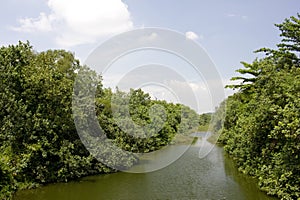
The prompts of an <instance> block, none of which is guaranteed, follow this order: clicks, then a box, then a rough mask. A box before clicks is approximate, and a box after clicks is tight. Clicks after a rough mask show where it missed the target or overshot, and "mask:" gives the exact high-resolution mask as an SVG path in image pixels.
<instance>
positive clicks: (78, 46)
mask: <svg viewBox="0 0 300 200" xmlns="http://www.w3.org/2000/svg"><path fill="white" fill-rule="evenodd" d="M299 8H300V1H298V0H288V1H286V0H260V1H259V0H252V1H241V0H226V1H225V0H210V1H208V0H206V1H203V0H186V1H179V0H160V1H159V0H123V1H120V0H102V1H101V0H84V1H83V0H39V1H36V0H26V1H25V0H10V1H8V0H7V1H4V0H1V6H0V17H1V18H0V19H1V20H0V27H1V29H0V35H1V40H0V45H1V46H2V45H8V44H16V43H17V42H18V40H22V41H26V40H29V41H30V42H31V44H32V45H33V46H34V48H35V49H36V50H37V51H43V50H46V49H50V48H51V49H54V48H55V49H56V48H64V49H67V50H70V51H72V52H74V53H75V55H76V56H77V57H78V58H79V59H80V60H82V61H84V60H85V59H86V57H87V56H88V55H89V53H90V52H91V51H92V50H93V49H94V48H95V47H97V46H98V45H99V44H101V42H103V41H105V40H107V39H109V38H110V37H112V36H113V35H116V34H118V33H122V32H123V31H129V30H133V29H136V28H141V27H161V28H167V29H172V30H175V31H178V32H181V33H183V34H185V33H187V32H190V33H192V36H193V40H195V41H196V42H198V43H199V44H200V45H201V46H202V47H203V48H204V49H206V51H207V53H208V54H209V56H210V57H211V59H212V60H213V61H214V63H215V64H216V67H217V69H218V71H219V73H220V75H221V77H222V79H223V81H224V82H225V83H227V82H228V80H229V79H230V77H232V76H234V75H235V72H234V71H235V70H236V69H238V68H240V67H241V65H240V61H247V62H251V61H253V59H255V57H258V56H259V55H257V54H253V51H254V50H256V49H258V48H260V47H275V44H276V43H278V42H279V41H280V38H279V31H278V30H277V28H276V27H275V26H274V23H281V22H282V21H283V20H284V19H285V18H287V17H290V16H292V15H296V14H297V12H299Z"/></svg>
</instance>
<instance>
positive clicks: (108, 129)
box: [0, 42, 198, 199]
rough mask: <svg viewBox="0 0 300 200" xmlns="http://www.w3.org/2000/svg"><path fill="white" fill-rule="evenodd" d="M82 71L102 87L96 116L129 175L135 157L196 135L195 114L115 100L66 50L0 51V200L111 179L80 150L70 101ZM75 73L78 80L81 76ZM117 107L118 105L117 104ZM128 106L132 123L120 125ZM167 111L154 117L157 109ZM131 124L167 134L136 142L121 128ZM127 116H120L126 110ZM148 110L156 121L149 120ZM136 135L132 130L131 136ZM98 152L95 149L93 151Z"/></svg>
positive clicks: (144, 98)
mask: <svg viewBox="0 0 300 200" xmlns="http://www.w3.org/2000/svg"><path fill="white" fill-rule="evenodd" d="M78 71H80V72H81V73H85V74H88V75H89V78H90V83H97V85H96V88H97V90H96V94H95V105H96V106H95V110H96V114H97V120H98V122H99V124H100V125H101V127H102V129H103V130H104V132H105V133H106V136H107V138H108V139H110V140H111V141H113V142H114V143H115V144H116V145H118V146H119V147H120V149H123V150H126V151H127V152H128V155H126V163H125V166H124V163H122V164H123V166H122V167H125V168H128V167H131V166H132V165H133V164H134V163H136V162H137V161H138V158H137V157H136V156H134V155H133V154H132V153H131V152H142V153H145V152H149V151H154V150H157V149H160V148H161V147H163V146H165V145H167V144H170V143H171V141H172V140H173V138H174V137H175V135H176V133H177V134H182V135H184V134H185V135H187V134H188V133H191V132H193V131H195V130H197V128H198V114H197V113H196V112H195V111H193V110H192V109H190V108H189V107H187V106H184V105H181V104H173V103H167V102H166V101H159V100H151V98H150V96H149V94H146V93H144V92H143V91H142V90H141V89H137V90H133V89H132V90H130V91H129V92H127V93H125V92H122V91H119V90H116V92H112V90H111V89H109V88H103V86H102V85H101V76H99V75H97V74H96V73H95V72H94V71H92V70H90V69H89V68H88V67H87V66H82V65H80V63H79V61H78V60H76V59H75V58H74V55H73V54H72V53H70V52H66V51H64V50H48V51H46V52H41V53H37V52H35V51H34V50H33V48H32V47H31V46H30V44H29V43H28V42H27V43H22V42H19V44H17V45H10V46H8V47H2V48H0V107H1V111H0V199H10V198H11V197H12V194H13V193H14V192H15V191H17V190H19V189H24V188H33V187H36V186H38V185H40V184H47V183H52V182H61V181H65V182H67V181H69V180H72V179H76V178H79V177H83V176H87V175H92V174H99V173H109V172H114V171H115V170H114V169H111V168H109V167H107V166H105V165H104V164H102V163H101V162H99V161H97V159H95V158H94V157H93V156H92V155H91V154H90V153H89V151H87V150H86V148H85V146H84V145H83V144H82V142H81V140H80V138H79V136H78V134H77V131H76V127H75V124H74V119H73V116H72V96H73V95H74V94H73V92H74V91H73V86H74V81H75V77H76V76H77V73H78ZM76 72H77V73H76ZM112 99H113V101H112ZM127 102H129V103H128V104H129V108H130V116H127V117H124V118H123V117H122V114H124V113H123V112H126V110H124V109H123V107H124V106H123V105H125V104H126V103H127ZM156 104H157V105H160V106H162V107H164V109H165V113H159V112H161V109H157V110H155V108H156V107H155V106H154V107H153V105H156ZM111 107H114V108H115V109H118V111H119V112H118V113H119V114H120V115H121V117H120V116H119V117H120V120H119V123H126V122H127V120H130V119H129V117H130V118H131V119H132V120H133V121H134V122H135V124H138V125H142V126H143V125H146V124H149V123H150V121H151V120H154V121H155V120H161V119H162V118H160V117H159V116H160V115H165V121H164V123H163V127H162V128H161V129H160V130H159V131H157V133H155V134H152V136H151V137H147V138H145V139H135V137H133V136H132V135H131V134H127V133H126V132H124V131H122V129H120V128H119V126H118V124H117V123H116V118H118V116H113V114H112V111H111V110H112V109H111ZM122 109H123V110H122ZM149 109H154V110H152V112H154V113H155V114H156V116H154V119H151V118H150V116H149V111H150V110H149ZM135 129H136V127H129V132H130V131H133V130H135ZM95 148H97V147H95ZM111 151H112V152H110V153H111V154H112V155H113V158H112V160H111V162H112V163H115V164H116V165H118V164H120V162H121V161H122V157H123V156H124V151H121V150H118V149H116V150H111Z"/></svg>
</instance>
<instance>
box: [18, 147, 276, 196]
mask: <svg viewBox="0 0 300 200" xmlns="http://www.w3.org/2000/svg"><path fill="white" fill-rule="evenodd" d="M201 143H202V141H201V142H200V144H201ZM210 145H211V144H209V143H205V145H204V146H205V148H206V147H207V148H210V147H211V146H210ZM183 146H184V145H170V147H171V148H170V149H169V151H161V152H157V155H156V156H157V159H159V158H158V157H160V158H164V157H165V158H167V157H169V156H170V154H173V153H174V152H175V151H178V150H180V148H181V147H183ZM198 152H199V146H191V147H190V148H188V149H187V151H186V152H185V153H184V154H183V155H182V156H180V158H178V159H177V160H176V161H174V162H172V163H170V164H169V165H168V166H166V167H164V168H162V169H160V170H156V171H153V172H151V173H126V172H117V173H113V174H106V175H98V176H89V177H85V178H83V179H80V180H79V181H75V182H70V183H58V184H51V185H48V186H44V187H41V188H38V189H35V190H26V191H20V192H18V193H17V194H16V196H15V197H14V200H40V199H43V200H57V199H60V200H67V199H72V200H81V199H86V200H93V199H130V200H139V199H145V200H148V199H149V200H150V199H175V200H176V199H178V200H179V199H230V200H241V199H244V200H253V199H260V200H274V199H275V198H271V197H269V196H267V195H266V194H264V193H263V192H261V191H259V189H258V188H257V185H256V182H255V180H254V179H252V178H250V177H248V176H244V175H242V174H240V173H239V172H238V171H237V169H236V168H235V166H234V163H233V161H232V160H231V159H230V158H229V157H228V156H226V154H225V153H224V150H223V149H222V148H221V147H218V146H215V147H214V148H213V149H212V151H211V152H210V153H209V154H208V155H207V157H205V158H203V159H199V158H198ZM143 164H145V163H140V164H139V165H143ZM136 167H138V166H136Z"/></svg>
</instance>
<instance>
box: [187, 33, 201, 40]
mask: <svg viewBox="0 0 300 200" xmlns="http://www.w3.org/2000/svg"><path fill="white" fill-rule="evenodd" d="M185 37H186V38H187V39H190V40H197V39H198V38H199V36H198V35H197V34H196V33H194V32H192V31H188V32H186V33H185Z"/></svg>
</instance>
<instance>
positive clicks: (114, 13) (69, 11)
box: [12, 0, 133, 47]
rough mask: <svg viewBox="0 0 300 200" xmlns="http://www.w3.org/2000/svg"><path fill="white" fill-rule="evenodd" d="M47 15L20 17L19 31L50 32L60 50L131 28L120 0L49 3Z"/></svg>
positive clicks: (56, 1) (75, 0)
mask: <svg viewBox="0 0 300 200" xmlns="http://www.w3.org/2000/svg"><path fill="white" fill-rule="evenodd" d="M47 5H48V7H49V8H50V10H51V12H50V14H45V13H40V15H39V16H38V17H37V18H23V19H20V20H19V23H20V26H19V27H13V28H12V29H13V30H15V31H19V32H27V33H28V32H29V33H36V32H51V33H53V34H54V35H55V36H54V37H55V41H56V42H57V44H59V45H60V46H63V47H69V46H75V45H80V44H87V43H93V42H96V41H97V40H98V39H101V38H105V37H108V36H111V35H114V34H118V33H121V32H124V31H127V30H130V29H132V28H133V22H132V21H131V17H130V12H129V11H128V7H127V5H126V4H125V3H123V2H122V1H121V0H109V1H107V0H85V1H82V0H48V4H47Z"/></svg>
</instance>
